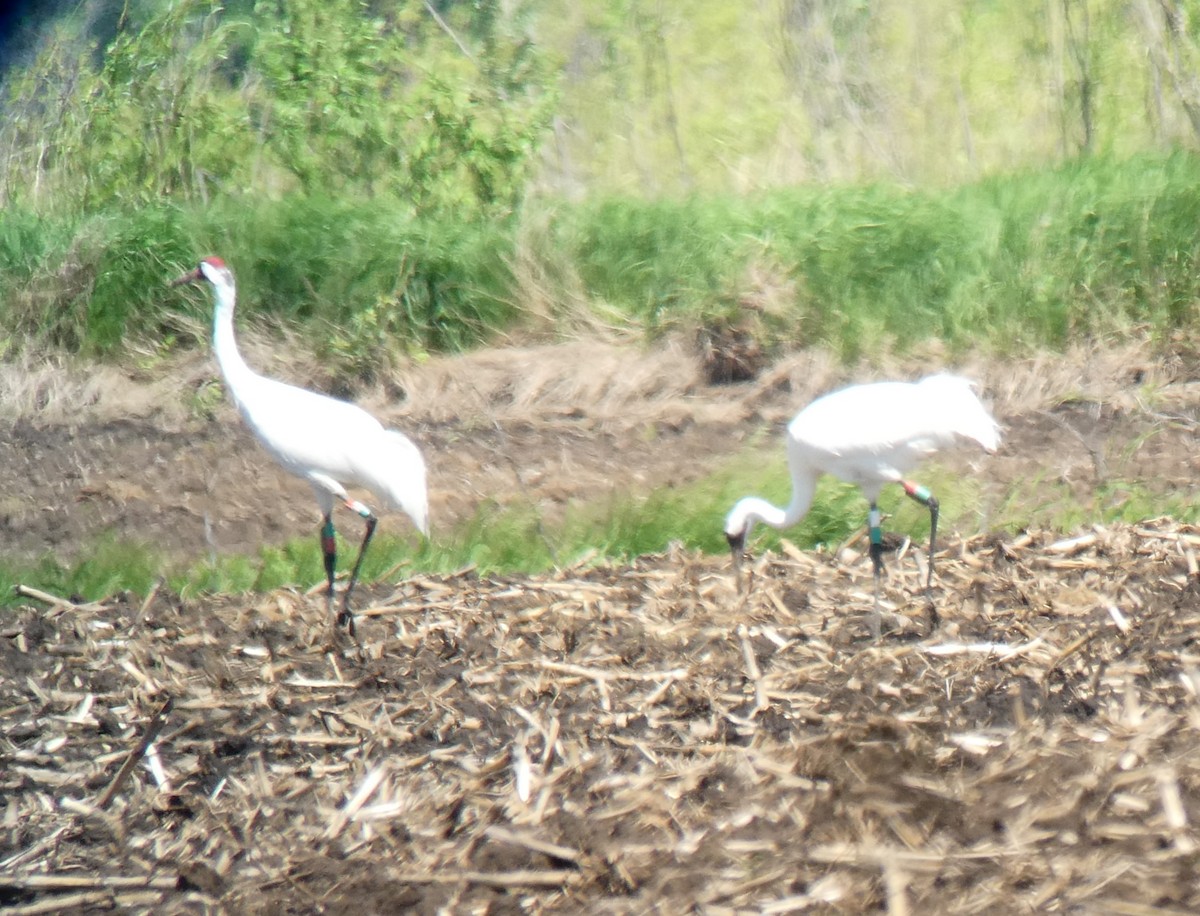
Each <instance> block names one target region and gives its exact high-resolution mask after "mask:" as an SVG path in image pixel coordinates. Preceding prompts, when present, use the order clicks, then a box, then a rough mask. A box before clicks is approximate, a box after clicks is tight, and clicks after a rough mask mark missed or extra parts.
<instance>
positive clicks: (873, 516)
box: [867, 502, 883, 640]
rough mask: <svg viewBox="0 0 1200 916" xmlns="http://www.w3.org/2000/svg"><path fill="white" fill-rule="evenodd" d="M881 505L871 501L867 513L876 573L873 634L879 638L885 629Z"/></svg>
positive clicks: (872, 565) (873, 566) (872, 566)
mask: <svg viewBox="0 0 1200 916" xmlns="http://www.w3.org/2000/svg"><path fill="white" fill-rule="evenodd" d="M880 525H881V516H880V514H879V507H878V506H877V505H875V503H874V502H872V503H871V510H870V512H868V513H867V530H868V532H869V533H870V536H871V568H872V570H873V572H874V574H875V611H874V614H873V615H872V617H871V635H872V636H874V637H875V639H876V640H878V639H879V636H880V634H881V633H882V631H883V612H882V611H881V610H880V608H879V580H880V578H881V577H882V576H883V529H882V528H881V527H880Z"/></svg>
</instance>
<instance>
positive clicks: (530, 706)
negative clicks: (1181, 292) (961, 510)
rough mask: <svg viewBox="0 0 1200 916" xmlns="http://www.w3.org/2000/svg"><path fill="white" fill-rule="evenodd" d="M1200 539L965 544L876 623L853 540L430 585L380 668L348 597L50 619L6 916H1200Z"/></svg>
mask: <svg viewBox="0 0 1200 916" xmlns="http://www.w3.org/2000/svg"><path fill="white" fill-rule="evenodd" d="M1197 544H1200V535H1197V533H1196V532H1195V531H1194V530H1192V529H1187V528H1182V527H1179V526H1177V525H1174V524H1172V523H1170V522H1166V521H1159V522H1154V523H1147V524H1145V525H1142V526H1138V527H1124V526H1122V527H1114V528H1111V529H1099V528H1097V529H1094V530H1091V531H1088V532H1085V533H1084V534H1083V535H1082V536H1080V537H1078V538H1072V539H1060V538H1057V537H1055V536H1053V535H1048V534H1045V535H1044V534H1037V533H1031V534H1027V535H1024V536H1021V537H1019V538H1016V539H1011V540H1005V539H1000V538H996V537H980V538H975V539H972V540H969V541H966V542H957V543H952V544H951V545H950V546H949V547H948V548H947V550H946V552H945V554H944V555H943V556H942V557H940V558H939V567H938V569H939V577H938V589H937V591H938V596H939V597H938V607H939V610H940V615H941V624H940V626H939V627H937V628H935V629H931V628H930V626H931V624H930V621H929V620H928V619H927V617H926V614H925V613H924V610H923V607H922V600H921V598H920V595H921V590H920V587H919V585H920V582H921V581H922V579H921V572H922V563H921V562H920V561H921V559H922V558H921V557H920V554H919V552H915V551H909V552H907V553H906V554H905V555H904V556H901V557H899V558H896V559H894V560H893V561H891V562H890V563H889V567H890V569H891V570H892V573H891V576H890V578H889V581H888V589H887V599H888V602H889V605H890V607H891V608H892V609H893V610H895V611H897V612H898V613H897V614H895V615H893V616H892V618H891V620H890V624H891V626H890V628H889V629H890V632H888V633H887V634H886V635H885V637H884V639H883V640H882V641H881V642H880V643H878V644H876V643H874V642H872V641H871V639H870V638H869V637H868V636H867V635H866V634H867V615H868V613H869V611H870V597H869V595H870V584H869V583H870V576H869V564H868V563H866V562H865V561H864V560H863V559H862V558H861V557H858V558H856V557H855V555H854V554H853V553H852V551H853V549H854V545H851V546H850V547H849V548H848V549H847V550H846V551H845V552H844V553H843V555H841V556H839V557H830V556H822V555H818V554H812V553H804V552H800V551H794V550H790V549H789V550H787V551H786V552H785V555H784V556H770V557H765V558H760V560H759V561H758V562H757V563H756V564H754V581H753V583H752V587H751V588H750V589H749V590H748V591H747V592H746V593H745V594H741V595H739V594H738V593H737V592H736V591H735V590H734V588H733V586H732V584H731V581H730V579H729V576H728V573H727V569H726V564H725V563H723V562H720V561H714V560H709V559H705V558H701V557H697V556H693V555H689V554H674V555H665V556H657V557H647V558H644V559H642V560H640V561H638V562H637V563H634V564H632V565H630V566H627V567H611V568H600V569H594V570H588V571H578V570H577V571H568V572H564V573H561V574H559V575H555V576H551V577H542V578H532V579H524V578H520V579H518V578H507V577H490V578H486V579H480V578H477V577H475V576H473V575H471V574H470V573H464V574H461V575H458V576H446V577H432V576H422V577H418V578H414V579H412V580H410V581H408V582H407V583H405V584H404V585H402V586H401V587H400V588H398V589H397V590H395V591H394V592H387V591H377V592H376V593H375V595H374V603H373V605H372V606H371V607H370V608H369V609H367V610H365V611H364V612H363V614H362V622H361V625H360V633H361V634H362V635H363V638H364V642H365V658H364V659H360V658H359V657H358V656H357V655H356V654H355V653H354V652H352V651H329V650H327V649H326V647H325V638H326V635H327V633H326V629H325V627H326V621H325V620H324V615H323V612H322V606H323V601H322V600H321V598H320V596H319V595H317V596H305V595H300V594H296V593H293V592H278V593H275V594H273V595H270V596H268V597H266V598H264V599H263V600H261V601H259V602H258V603H257V604H255V605H253V606H251V605H248V604H247V603H246V602H245V601H238V600H206V601H196V602H180V601H179V600H177V599H175V598H174V597H172V596H170V595H165V594H160V595H156V596H151V598H149V599H147V600H145V601H136V602H126V601H121V600H115V601H112V602H104V603H101V604H97V605H90V606H84V607H70V606H63V605H59V606H55V607H52V608H50V609H47V608H46V607H44V606H40V605H39V606H36V607H33V606H31V607H30V608H29V609H27V610H23V611H20V612H18V613H16V614H14V615H12V616H10V617H9V619H8V622H7V623H6V624H5V625H4V628H3V631H0V656H2V658H0V663H2V664H0V670H3V671H4V675H3V676H2V677H0V710H2V714H0V761H2V764H3V765H2V766H0V798H3V807H2V808H0V812H2V815H0V824H2V830H0V903H3V905H5V906H6V907H8V909H7V910H6V912H11V913H14V914H16V913H26V914H27V913H36V912H41V913H46V912H64V911H77V912H82V911H91V910H95V909H99V908H105V907H117V908H122V909H124V910H127V911H130V912H155V913H172V912H201V911H207V912H213V911H226V912H239V913H245V912H249V913H280V912H288V913H318V912H320V913H347V912H359V913H362V912H395V911H400V910H405V909H411V910H414V911H417V912H434V911H439V912H517V911H520V912H551V911H553V912H580V911H586V912H604V913H645V912H663V913H676V912H705V913H733V912H758V913H788V912H802V911H811V912H867V911H881V912H887V913H889V914H904V913H913V914H915V913H1006V912H1030V911H1037V912H1042V911H1046V912H1058V911H1062V912H1089V913H1184V912H1195V911H1196V910H1197V908H1200V888H1198V886H1197V884H1196V882H1195V868H1196V860H1197V854H1198V850H1200V846H1198V843H1200V831H1198V830H1197V820H1198V819H1200V794H1198V792H1200V654H1198V653H1197V651H1196V637H1195V633H1196V627H1197V623H1198V622H1200V612H1198V610H1197V598H1196V595H1197V571H1196V561H1195V555H1194V551H1195V549H1196V546H1197ZM167 698H170V699H171V700H172V701H173V706H172V708H171V709H170V711H169V712H167V713H166V714H165V715H164V716H163V717H162V718H161V720H160V721H159V720H156V718H155V716H156V713H157V712H158V711H160V710H161V709H162V707H163V703H164V701H165V700H166V699H167ZM155 730H157V735H156V737H155V740H154V741H153V743H152V744H151V745H150V747H151V749H152V752H151V755H150V756H149V758H148V759H149V760H150V761H152V762H156V766H157V767H158V769H157V770H156V769H154V768H151V767H149V766H147V765H146V764H145V762H143V761H142V760H140V759H139V758H138V757H137V755H136V752H137V750H138V749H139V747H140V745H141V743H142V742H143V739H144V738H145V736H146V735H147V733H148V732H153V731H155ZM131 753H132V754H133V756H132V757H131ZM129 760H134V761H135V762H137V764H138V765H136V766H134V767H133V768H132V769H128V768H126V770H125V773H126V775H125V776H124V777H123V778H122V777H118V774H119V773H120V772H121V771H122V767H123V764H125V763H126V762H127V761H129ZM106 802H107V803H106Z"/></svg>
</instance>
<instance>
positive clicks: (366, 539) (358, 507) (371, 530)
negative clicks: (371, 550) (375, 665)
mask: <svg viewBox="0 0 1200 916" xmlns="http://www.w3.org/2000/svg"><path fill="white" fill-rule="evenodd" d="M346 508H347V509H352V510H354V511H355V512H357V513H358V514H359V515H360V516H362V519H363V521H365V522H366V523H367V531H366V533H365V534H364V535H363V539H362V546H361V547H359V548H358V559H356V560H355V561H354V569H353V570H352V571H351V572H350V581H349V582H348V583H346V594H345V595H343V596H342V612H341V613H340V614H338V618H337V621H338V623H339V624H342V625H344V626H345V627H346V628H347V629H349V631H350V633H351V635H353V634H354V615H353V613H352V612H351V611H350V593H351V592H353V591H354V585H355V583H356V582H358V571H359V570H360V569H362V561H363V556H364V555H365V554H366V552H367V545H368V544H370V543H371V537H372V536H373V535H374V534H375V526H376V524H378V522H379V519H377V518H376V517H375V514H374V513H373V512H371V510H370V509H368V508H367V507H366V506H364V505H363V504H362V503H360V502H358V501H357V500H353V499H348V500H346Z"/></svg>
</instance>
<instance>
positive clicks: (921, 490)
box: [904, 480, 933, 506]
mask: <svg viewBox="0 0 1200 916" xmlns="http://www.w3.org/2000/svg"><path fill="white" fill-rule="evenodd" d="M904 492H905V493H907V494H908V495H909V496H911V497H912V498H913V499H915V500H916V501H917V502H919V503H921V504H922V505H926V506H928V505H929V500H931V499H932V498H933V494H932V493H930V492H929V489H928V488H927V487H923V486H921V485H920V484H919V483H911V482H909V481H907V480H906V481H904Z"/></svg>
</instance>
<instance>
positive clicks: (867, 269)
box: [0, 153, 1200, 362]
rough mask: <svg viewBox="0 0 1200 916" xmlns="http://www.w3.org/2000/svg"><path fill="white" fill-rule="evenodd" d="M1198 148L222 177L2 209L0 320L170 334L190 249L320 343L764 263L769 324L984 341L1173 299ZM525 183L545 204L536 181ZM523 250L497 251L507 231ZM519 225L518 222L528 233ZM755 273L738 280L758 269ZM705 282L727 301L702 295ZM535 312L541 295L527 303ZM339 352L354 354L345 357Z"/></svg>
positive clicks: (488, 326)
mask: <svg viewBox="0 0 1200 916" xmlns="http://www.w3.org/2000/svg"><path fill="white" fill-rule="evenodd" d="M1198 205H1200V157H1197V156H1195V155H1192V154H1187V153H1177V154H1175V155H1169V156H1145V157H1140V158H1136V159H1129V160H1124V161H1116V160H1112V159H1105V158H1090V159H1086V160H1081V161H1078V162H1075V163H1072V164H1070V165H1067V166H1063V167H1061V168H1058V169H1054V170H1049V171H1038V172H1029V173H1023V174H1017V175H1009V176H1005V177H994V178H990V179H987V180H985V181H981V182H979V183H976V184H972V185H967V186H964V187H960V188H956V189H951V190H924V191H918V190H912V189H906V188H901V187H897V186H885V185H867V186H861V185H860V186H832V187H796V188H788V189H781V190H776V191H772V192H763V193H759V194H755V195H752V196H747V197H719V196H705V197H702V196H693V197H688V198H683V199H677V200H658V201H645V200H633V199H619V198H605V199H599V200H592V201H585V202H583V203H581V204H573V205H567V204H565V203H558V204H552V205H549V206H551V210H550V212H549V213H548V214H547V213H546V212H545V211H542V212H539V213H536V214H535V213H533V212H532V211H531V212H530V214H529V215H528V216H527V219H528V220H531V221H534V222H536V223H537V224H538V225H543V224H545V225H546V226H547V228H546V229H545V230H544V231H541V230H540V231H538V232H530V233H523V234H522V233H521V231H520V226H518V225H516V224H514V223H510V222H488V221H455V220H451V219H448V218H447V219H435V218H426V219H415V218H413V217H412V216H410V215H408V210H407V209H406V208H405V207H403V206H402V205H401V204H399V203H398V202H396V201H392V200H388V199H386V198H383V197H376V198H371V199H365V200H364V199H355V198H352V197H345V198H332V197H321V196H311V195H310V196H304V195H297V196H293V197H287V198H284V199H282V200H275V201H267V200H260V199H255V198H247V199H245V200H241V201H237V202H232V201H230V200H229V199H227V198H225V199H223V200H222V202H220V203H218V204H214V205H213V206H212V207H209V208H207V209H203V210H201V209H190V208H184V207H179V206H174V205H162V206H159V207H143V208H140V209H138V210H136V211H132V212H119V213H101V214H96V215H94V216H91V217H88V218H86V219H84V218H71V219H68V218H62V220H57V219H55V218H45V219H43V218H41V217H39V216H37V215H35V214H31V213H29V212H23V211H20V210H19V209H9V210H6V211H5V212H4V213H0V332H3V333H4V334H6V335H8V336H17V337H22V336H23V337H25V338H28V337H29V336H33V337H34V338H35V339H41V340H47V341H50V342H52V343H55V344H58V345H62V346H65V347H68V348H70V349H79V350H84V351H87V352H91V353H93V354H99V355H103V354H119V353H120V351H121V347H122V344H123V342H124V341H126V340H127V339H129V337H130V336H141V337H146V336H149V337H153V338H157V339H169V338H171V336H172V335H173V334H174V333H175V328H176V325H177V324H178V323H177V322H175V321H173V319H172V316H173V314H174V313H176V312H177V311H180V310H183V311H195V310H203V311H207V303H205V302H204V301H203V300H202V299H198V298H194V299H192V300H191V301H190V302H189V301H188V300H187V298H186V296H185V294H182V293H178V292H175V293H171V292H168V291H167V290H165V288H164V287H163V285H162V284H163V282H164V281H165V280H166V279H167V278H168V277H169V276H170V275H171V273H172V271H173V270H175V269H176V268H178V267H179V266H182V265H184V264H191V263H193V262H194V261H195V260H196V259H197V258H198V257H200V256H201V255H203V254H208V253H219V254H221V255H222V256H223V257H225V258H226V259H227V260H228V261H229V262H230V263H231V264H232V265H233V266H234V268H235V270H236V271H237V274H238V278H239V282H240V285H241V288H242V290H243V297H242V298H243V302H244V305H243V308H244V310H246V311H257V312H259V313H260V314H263V315H267V316H271V317H273V318H275V319H277V320H281V321H288V322H293V323H297V324H299V325H301V326H306V325H307V326H311V336H312V337H314V339H318V340H325V341H328V350H329V353H330V355H331V358H342V359H349V360H352V361H353V360H355V359H360V360H362V361H363V362H370V360H371V359H373V358H374V357H375V356H377V355H379V354H380V353H381V352H382V351H386V350H387V349H388V348H389V347H401V348H405V349H414V348H415V349H421V350H456V349H462V348H466V347H471V346H474V345H476V344H478V343H481V342H483V341H486V340H488V339H490V338H491V337H492V336H493V335H495V334H498V333H503V332H505V331H507V330H510V329H512V328H513V327H514V326H517V325H519V324H520V323H521V321H522V320H524V318H525V316H526V312H525V311H524V309H523V308H522V307H521V303H523V302H529V301H539V302H540V301H545V299H546V298H547V295H549V296H550V298H552V299H553V298H554V296H555V294H556V291H555V290H549V291H548V290H546V289H536V290H534V289H528V288H522V286H521V282H522V279H525V280H526V281H528V282H539V281H529V278H530V277H536V278H541V281H544V279H545V278H559V279H557V280H555V281H554V282H556V283H561V284H562V285H563V289H562V290H559V291H557V292H558V293H561V296H560V297H559V298H561V299H564V300H565V299H567V298H571V299H572V301H577V299H578V294H579V292H580V291H582V295H583V297H584V299H585V300H587V301H590V302H592V303H594V304H595V307H596V308H598V309H604V310H605V315H606V317H608V316H609V315H610V314H611V311H612V310H615V311H616V312H617V313H618V314H620V315H624V316H625V318H626V320H628V321H629V322H631V323H632V324H634V325H637V326H641V327H642V328H644V329H645V330H646V331H647V332H648V333H651V334H653V333H657V332H659V331H661V330H663V329H664V328H669V327H672V326H676V325H679V324H689V323H690V324H696V323H701V322H704V321H705V320H706V319H707V317H708V316H710V315H711V314H712V313H713V312H714V310H719V309H717V307H718V306H721V307H725V305H727V304H728V303H730V302H733V303H738V302H742V301H744V300H745V299H746V298H747V296H748V295H749V294H752V293H753V292H754V290H753V289H752V287H753V285H754V283H761V282H762V276H763V275H764V274H766V275H767V276H768V277H774V278H775V280H777V281H778V283H779V285H780V288H781V289H783V290H785V291H786V293H785V295H784V296H783V297H782V299H781V302H780V305H779V314H777V315H774V316H773V318H774V321H773V324H772V327H774V328H775V329H776V333H778V334H779V335H780V336H781V337H782V339H783V340H782V342H783V343H784V344H786V345H793V346H803V345H809V344H821V345H824V346H829V347H832V348H834V349H835V350H837V351H839V352H841V353H843V354H845V355H846V356H847V357H855V356H859V355H863V354H870V353H873V352H879V351H881V350H884V349H889V348H899V349H904V348H906V347H909V346H911V345H913V344H915V343H917V342H919V341H924V340H929V339H940V340H943V341H945V342H946V343H947V344H948V345H950V347H951V348H967V347H979V346H983V347H987V348H992V349H996V350H999V351H1002V352H1003V351H1008V350H1014V349H1017V348H1020V347H1024V346H1030V345H1038V346H1061V345H1063V344H1065V343H1066V342H1067V341H1069V340H1071V339H1073V338H1078V337H1081V336H1101V337H1109V336H1113V335H1116V336H1119V335H1122V334H1127V333H1131V332H1134V331H1136V332H1137V333H1146V332H1147V331H1148V332H1150V333H1163V332H1166V331H1169V330H1170V329H1172V328H1175V327H1178V326H1180V325H1183V324H1186V323H1187V322H1189V321H1191V320H1192V319H1193V318H1194V316H1195V311H1196V306H1195V303H1196V301H1197V299H1198V296H1197V293H1198V292H1200V271H1198V270H1197V266H1198V265H1197V257H1198V254H1197V253H1198V252H1200V221H1197V220H1196V219H1195V213H1196V212H1198ZM539 206H543V207H544V206H547V205H546V204H545V203H542V204H540V205H539ZM518 238H521V239H523V240H524V241H523V244H525V245H529V244H536V245H537V246H539V250H533V251H529V250H524V249H523V250H522V251H521V252H520V260H521V261H522V263H523V264H525V265H528V264H531V263H532V264H536V263H540V264H541V265H543V267H542V269H540V270H533V271H531V270H521V271H514V270H513V269H512V265H513V264H514V263H515V261H516V260H517V251H516V247H517V244H518V243H517V241H516V240H517V239H518ZM530 240H533V241H530ZM756 278H757V279H756ZM723 304H725V305H723ZM539 317H540V318H542V319H544V314H543V315H541V316H539ZM361 354H367V356H365V357H364V356H362V355H361Z"/></svg>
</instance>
